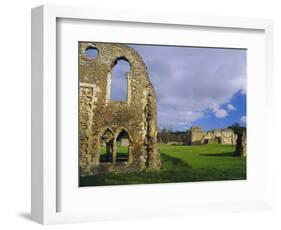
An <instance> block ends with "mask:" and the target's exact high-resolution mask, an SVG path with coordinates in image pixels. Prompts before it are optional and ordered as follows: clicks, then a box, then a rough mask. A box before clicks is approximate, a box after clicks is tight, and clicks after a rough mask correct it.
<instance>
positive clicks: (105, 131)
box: [79, 42, 161, 176]
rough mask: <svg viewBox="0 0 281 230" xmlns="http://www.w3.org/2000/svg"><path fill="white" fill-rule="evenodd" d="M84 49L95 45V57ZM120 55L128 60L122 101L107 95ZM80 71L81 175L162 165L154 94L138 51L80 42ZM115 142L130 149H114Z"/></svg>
mask: <svg viewBox="0 0 281 230" xmlns="http://www.w3.org/2000/svg"><path fill="white" fill-rule="evenodd" d="M87 49H95V50H96V51H97V52H98V54H97V57H96V58H89V57H87V56H86V51H87ZM119 60H123V61H127V62H128V63H129V65H130V70H129V72H127V73H126V75H125V76H124V77H125V78H126V79H127V89H126V90H127V100H124V101H115V100H112V99H111V95H110V92H111V91H110V89H111V87H114V86H112V81H111V78H112V76H111V75H112V69H113V68H114V67H115V66H116V65H118V61H119ZM79 77H80V136H79V137H80V141H79V144H80V175H82V176H85V175H95V174H97V173H106V172H117V171H122V172H125V171H138V170H143V169H160V164H161V162H160V153H159V151H158V147H157V122H156V117H157V110H156V96H155V92H154V89H153V86H152V84H151V82H150V81H149V78H148V73H147V69H146V66H145V64H144V62H143V60H142V58H141V57H140V55H139V54H138V53H137V52H136V51H135V50H134V49H132V48H130V47H128V46H125V45H121V44H109V43H92V42H79ZM118 144H120V145H122V146H126V147H127V149H128V153H122V154H121V153H119V152H117V146H118ZM102 149H105V152H106V154H104V153H103V154H102Z"/></svg>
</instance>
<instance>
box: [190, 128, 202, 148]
mask: <svg viewBox="0 0 281 230" xmlns="http://www.w3.org/2000/svg"><path fill="white" fill-rule="evenodd" d="M204 135H205V132H204V131H203V129H202V128H200V127H197V126H196V127H191V135H190V137H191V140H190V143H191V145H201V144H202V138H203V136H204Z"/></svg>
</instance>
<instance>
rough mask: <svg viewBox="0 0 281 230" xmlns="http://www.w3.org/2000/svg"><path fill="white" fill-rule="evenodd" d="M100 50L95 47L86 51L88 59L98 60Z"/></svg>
mask: <svg viewBox="0 0 281 230" xmlns="http://www.w3.org/2000/svg"><path fill="white" fill-rule="evenodd" d="M98 53H99V51H98V49H97V48H95V47H88V48H87V49H86V50H85V56H86V58H88V59H95V58H97V56H98Z"/></svg>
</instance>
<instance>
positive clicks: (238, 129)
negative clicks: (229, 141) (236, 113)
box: [228, 122, 246, 135]
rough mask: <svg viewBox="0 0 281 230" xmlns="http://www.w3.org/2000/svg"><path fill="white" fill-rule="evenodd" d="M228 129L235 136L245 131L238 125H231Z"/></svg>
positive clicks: (244, 128)
mask: <svg viewBox="0 0 281 230" xmlns="http://www.w3.org/2000/svg"><path fill="white" fill-rule="evenodd" d="M228 128H229V129H232V130H233V131H234V133H235V134H237V135H238V134H242V133H243V131H244V130H246V127H243V126H241V125H240V124H239V123H237V122H236V123H233V124H232V125H231V126H229V127H228Z"/></svg>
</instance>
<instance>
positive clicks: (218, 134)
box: [187, 127, 237, 145]
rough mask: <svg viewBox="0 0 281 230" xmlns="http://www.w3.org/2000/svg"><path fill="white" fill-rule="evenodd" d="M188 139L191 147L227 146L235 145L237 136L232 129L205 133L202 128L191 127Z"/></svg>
mask: <svg viewBox="0 0 281 230" xmlns="http://www.w3.org/2000/svg"><path fill="white" fill-rule="evenodd" d="M187 139H188V143H189V144H190V145H201V144H226V145H235V144H236V139H237V135H236V134H235V133H234V131H233V130H232V129H214V130H211V131H207V132H205V131H203V129H202V128H200V127H191V129H190V130H188V132H187Z"/></svg>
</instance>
